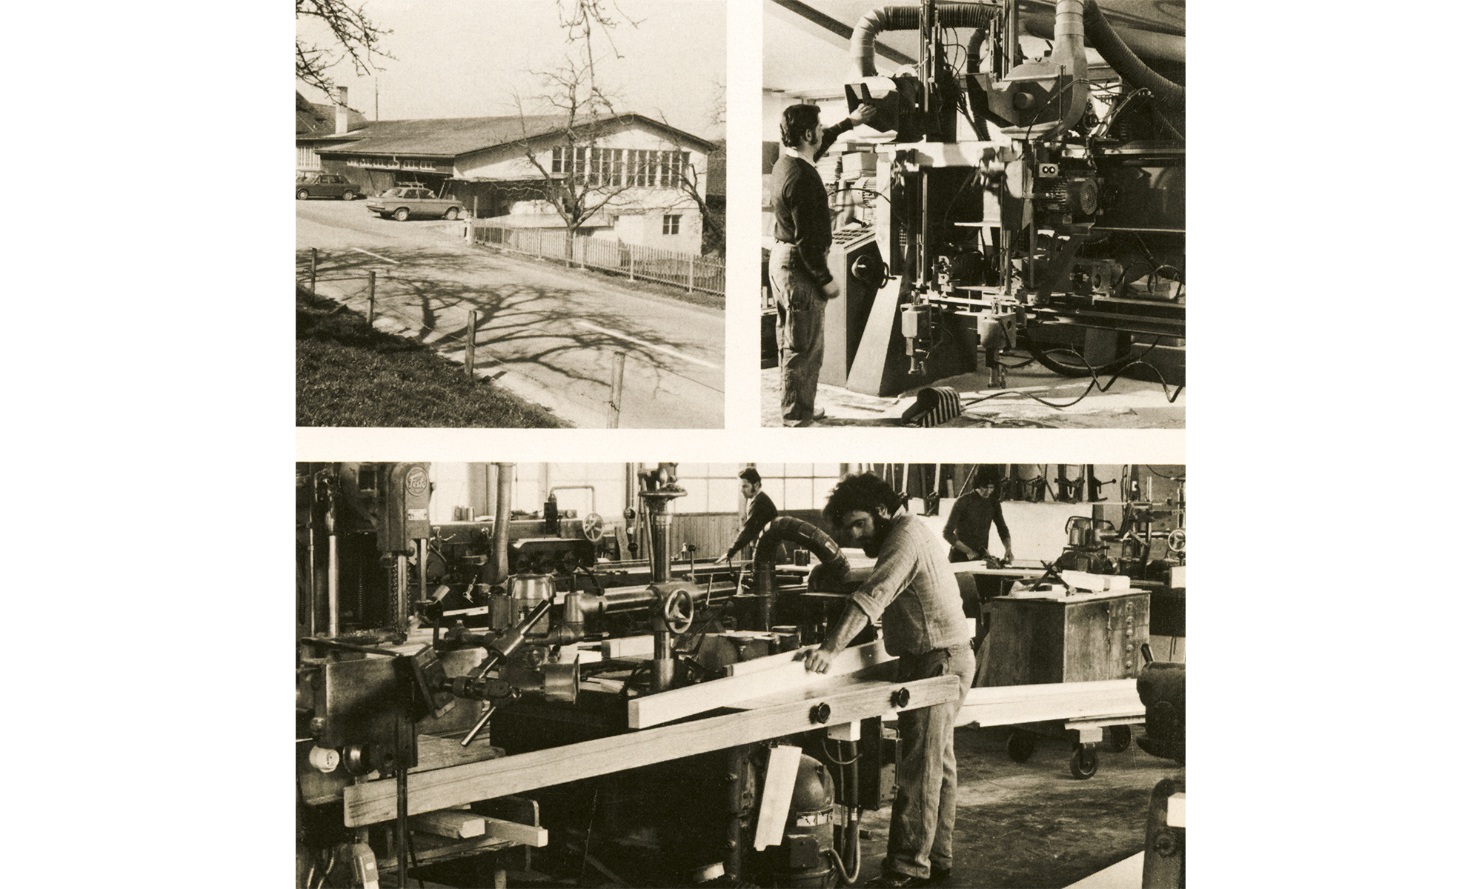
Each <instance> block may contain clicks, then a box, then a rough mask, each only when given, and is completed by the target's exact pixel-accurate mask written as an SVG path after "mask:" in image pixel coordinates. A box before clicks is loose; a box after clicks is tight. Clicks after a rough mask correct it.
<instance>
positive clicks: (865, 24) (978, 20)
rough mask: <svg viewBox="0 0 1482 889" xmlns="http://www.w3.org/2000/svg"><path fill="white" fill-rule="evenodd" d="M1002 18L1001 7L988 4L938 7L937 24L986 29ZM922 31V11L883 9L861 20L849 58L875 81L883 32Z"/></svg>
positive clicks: (857, 71) (861, 17) (952, 4)
mask: <svg viewBox="0 0 1482 889" xmlns="http://www.w3.org/2000/svg"><path fill="white" fill-rule="evenodd" d="M996 15H998V6H997V5H989V4H984V3H938V4H937V20H938V21H940V22H941V23H942V26H943V27H947V28H986V27H988V26H989V25H991V24H993V19H994V17H995V16H996ZM920 27H921V7H919V6H883V7H881V8H879V9H875V10H872V11H870V12H867V13H865V14H864V15H862V16H860V19H859V21H858V22H855V24H854V34H853V35H852V36H851V37H850V38H849V57H850V58H851V59H853V60H854V70H855V73H856V74H858V75H859V76H860V77H861V78H864V77H874V76H876V75H877V74H878V73H879V72H878V71H876V70H875V35H876V34H878V33H880V32H881V31H909V30H912V29H917V28H920Z"/></svg>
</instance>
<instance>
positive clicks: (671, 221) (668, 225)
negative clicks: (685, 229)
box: [664, 213, 679, 235]
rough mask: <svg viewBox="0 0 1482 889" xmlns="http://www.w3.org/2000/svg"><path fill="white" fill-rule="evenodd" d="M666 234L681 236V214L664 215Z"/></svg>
mask: <svg viewBox="0 0 1482 889" xmlns="http://www.w3.org/2000/svg"><path fill="white" fill-rule="evenodd" d="M664 234H666V235H677V234H679V214H678V213H665V214H664Z"/></svg>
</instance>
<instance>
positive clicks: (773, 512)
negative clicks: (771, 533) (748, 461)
mask: <svg viewBox="0 0 1482 889" xmlns="http://www.w3.org/2000/svg"><path fill="white" fill-rule="evenodd" d="M736 477H737V478H739V479H741V496H743V497H745V498H746V523H745V524H743V525H742V526H741V531H740V533H738V534H737V535H736V540H735V541H734V542H733V543H732V544H731V546H730V548H729V549H727V550H726V554H725V558H724V559H722V560H721V561H725V562H729V561H731V559H733V558H735V557H736V553H739V552H740V551H741V550H743V549H745V548H746V547H748V546H750V545H751V544H752V543H753V542H754V541H755V540H756V539H757V537H758V536H759V535H760V534H761V533H762V529H763V528H765V527H767V524H768V523H769V522H771V521H772V520H773V519H775V518H777V507H776V506H775V505H774V504H773V503H772V498H771V497H768V496H767V494H766V492H764V491H763V490H762V476H761V473H759V472H757V471H756V469H755V468H753V467H751V466H748V467H746V468H745V469H743V470H741V471H740V472H739V473H738V474H737V476H736Z"/></svg>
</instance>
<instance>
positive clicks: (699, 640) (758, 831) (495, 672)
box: [296, 463, 957, 887]
mask: <svg viewBox="0 0 1482 889" xmlns="http://www.w3.org/2000/svg"><path fill="white" fill-rule="evenodd" d="M498 467H499V477H498V491H499V495H498V506H497V508H496V510H495V512H496V514H495V515H494V516H492V517H490V520H489V521H484V520H483V519H482V518H478V517H475V518H474V519H472V520H469V521H460V522H455V523H452V525H450V526H442V525H435V524H433V523H432V521H431V520H430V497H431V493H432V492H431V483H430V477H429V471H428V469H429V467H428V465H427V464H421V463H398V464H353V463H349V464H306V465H302V466H300V468H299V472H298V478H297V481H298V528H297V533H298V565H299V584H298V585H299V606H298V636H299V638H298V657H297V712H298V735H297V744H296V748H297V750H296V771H297V790H298V812H299V818H298V837H297V844H298V876H297V881H298V882H297V885H299V886H309V887H318V886H378V885H381V881H382V880H385V881H387V882H386V884H387V885H407V883H406V880H407V879H409V878H410V877H411V876H412V875H416V876H417V877H420V878H423V879H428V880H435V881H436V882H438V883H440V884H442V885H458V886H483V885H494V884H500V885H504V884H505V883H506V882H507V884H508V885H516V884H517V883H518V882H519V881H520V878H519V877H518V875H519V874H530V873H534V872H537V871H539V872H541V873H543V874H559V875H561V876H563V877H566V878H570V877H572V876H576V877H577V878H578V879H580V877H581V874H583V873H586V874H593V873H599V874H603V875H605V876H606V878H607V879H621V880H622V881H623V882H625V883H627V884H629V885H650V886H652V885H662V886H675V885H699V884H707V883H713V884H715V885H744V884H746V883H747V882H755V883H761V884H768V885H778V886H829V885H833V884H834V882H835V880H836V879H837V878H838V877H839V876H840V875H841V874H851V873H852V874H855V875H857V873H858V868H859V861H858V848H859V846H858V823H859V814H860V811H861V809H862V808H863V807H872V808H873V807H878V806H880V805H881V804H882V802H883V801H888V800H889V799H890V798H891V796H892V784H893V778H892V776H893V765H892V750H893V747H892V741H891V737H892V735H891V733H890V731H889V729H888V728H887V727H885V726H884V725H883V721H882V720H883V718H884V717H889V716H891V715H893V714H895V713H897V712H899V711H901V710H906V709H912V708H915V707H919V706H930V705H931V704H933V703H940V702H941V701H944V700H946V699H947V698H948V697H950V696H954V695H956V693H957V689H956V683H955V680H953V681H951V682H943V681H941V680H942V678H941V677H939V678H936V679H931V680H919V681H917V682H912V683H905V684H902V685H896V684H894V683H893V682H891V681H890V678H889V677H890V674H891V673H892V671H893V668H892V666H891V665H890V663H889V660H890V658H889V657H888V656H886V655H885V654H884V652H883V648H880V647H879V644H878V642H869V641H868V640H866V644H865V645H862V646H857V647H856V648H857V650H856V649H850V652H852V657H853V658H854V660H853V661H852V663H853V666H852V667H850V668H846V669H844V670H843V671H842V674H843V675H836V674H837V673H838V672H840V671H834V672H831V674H830V675H829V676H828V677H821V676H816V675H815V674H808V673H807V672H806V671H804V670H803V668H802V665H801V664H800V663H798V662H797V660H796V655H797V653H796V651H795V650H794V649H797V648H798V647H799V646H800V645H802V644H807V643H808V642H809V641H811V640H810V639H809V638H807V637H808V636H809V635H810V634H811V633H812V632H815V630H813V629H811V628H809V625H808V624H807V622H806V621H804V620H802V619H801V616H802V612H801V610H800V608H801V606H800V604H799V601H798V600H800V599H801V598H802V597H801V596H798V595H794V594H796V593H801V592H803V591H804V590H806V589H808V588H810V587H811V588H812V589H815V590H820V589H821V590H826V591H843V590H845V589H847V587H848V584H849V582H850V579H849V571H848V563H847V560H845V559H844V558H843V556H842V554H841V553H840V552H839V549H838V546H837V544H835V543H834V542H833V541H832V540H831V539H830V538H829V537H828V535H827V534H824V533H823V532H822V531H820V530H818V529H817V528H814V527H813V526H811V525H809V524H808V523H806V522H801V521H799V520H797V519H794V518H790V517H782V518H780V519H778V520H777V521H776V522H774V523H773V527H772V528H770V529H769V530H768V532H767V533H766V534H765V535H764V536H763V539H762V540H760V541H758V546H757V551H758V557H757V559H756V560H755V561H754V563H753V564H752V566H751V579H750V581H749V582H743V581H742V579H741V578H739V577H738V576H736V575H735V574H733V573H730V572H729V570H728V569H713V568H712V569H709V570H699V569H693V570H690V571H683V570H681V571H679V572H676V571H675V566H674V563H673V560H672V557H671V553H670V540H669V536H670V530H671V522H672V511H671V504H672V502H673V501H674V500H676V499H678V498H680V497H683V496H684V494H685V492H684V488H683V487H682V485H681V484H680V482H679V479H678V478H677V471H676V468H675V466H674V465H673V464H661V469H660V470H654V471H652V472H646V473H643V474H642V479H643V487H642V490H640V491H639V492H638V493H637V497H638V500H639V503H638V509H637V510H635V513H636V514H641V515H642V516H643V517H644V524H645V525H646V528H645V529H644V530H645V532H646V535H647V539H648V544H649V545H648V553H649V559H648V564H647V565H646V566H642V567H640V566H637V565H634V564H631V563H629V562H624V561H617V560H613V561H607V560H604V559H602V558H600V557H598V556H597V553H598V552H601V551H603V549H604V547H603V546H601V545H599V544H600V542H601V540H602V534H600V533H595V532H594V527H595V524H596V523H594V522H592V521H586V520H584V521H583V522H582V525H581V526H573V527H572V529H571V530H572V531H573V533H572V535H571V536H569V537H568V536H565V535H564V533H563V531H565V530H567V529H566V528H564V526H562V525H561V523H560V515H559V513H558V514H557V516H556V519H557V521H556V522H555V524H549V523H548V520H549V516H547V515H542V516H541V517H540V519H539V521H541V522H542V523H545V524H543V525H542V528H541V529H540V534H539V535H536V536H530V537H524V538H520V539H512V536H517V534H518V532H516V534H514V535H512V524H513V522H512V519H511V515H512V513H513V510H512V509H511V504H510V477H511V475H512V472H511V470H512V466H511V465H510V464H498ZM543 512H544V510H543ZM548 532H554V533H549V534H548ZM531 541H546V543H545V544H543V545H542V546H540V547H537V548H535V549H530V548H529V544H530V542H531ZM553 541H564V542H565V544H566V548H565V549H564V550H563V549H562V548H561V546H559V545H558V544H557V543H556V542H553ZM522 543H524V544H526V546H521V544H522ZM784 543H786V544H790V545H794V546H797V547H799V548H800V549H802V550H807V551H810V552H812V553H814V554H815V555H817V556H818V559H819V562H820V564H819V565H818V566H817V567H815V568H814V570H813V571H812V572H811V573H810V575H809V578H808V581H807V582H804V581H803V580H802V579H801V578H799V579H797V580H795V581H794V582H785V581H783V580H779V572H778V571H777V561H778V560H777V558H776V551H777V549H778V547H779V545H782V544H784ZM537 554H538V557H539V559H540V560H541V561H538V562H533V563H531V562H528V561H527V562H526V563H521V562H520V559H522V558H526V559H534V558H536V557H537ZM512 566H519V568H520V569H521V570H514V568H513V567H512ZM613 566H615V567H613ZM531 568H536V569H541V570H529V569H531ZM841 604H842V603H841ZM828 620H829V618H828V617H825V618H823V619H822V620H821V621H819V622H818V623H820V624H821V625H826V624H827V622H828ZM946 678H948V679H950V678H951V677H946ZM789 689H795V691H794V692H791V693H790V692H789ZM803 754H807V755H803ZM531 879H532V880H534V878H533V877H532V878H531Z"/></svg>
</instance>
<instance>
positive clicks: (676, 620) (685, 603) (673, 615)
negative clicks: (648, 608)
mask: <svg viewBox="0 0 1482 889" xmlns="http://www.w3.org/2000/svg"><path fill="white" fill-rule="evenodd" d="M694 621H695V600H694V599H692V598H690V594H689V593H688V592H687V591H685V590H675V591H674V592H672V593H670V594H669V598H667V599H665V600H664V626H666V627H668V628H669V632H671V633H683V632H684V631H685V630H688V629H689V628H690V624H692V623H694Z"/></svg>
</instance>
